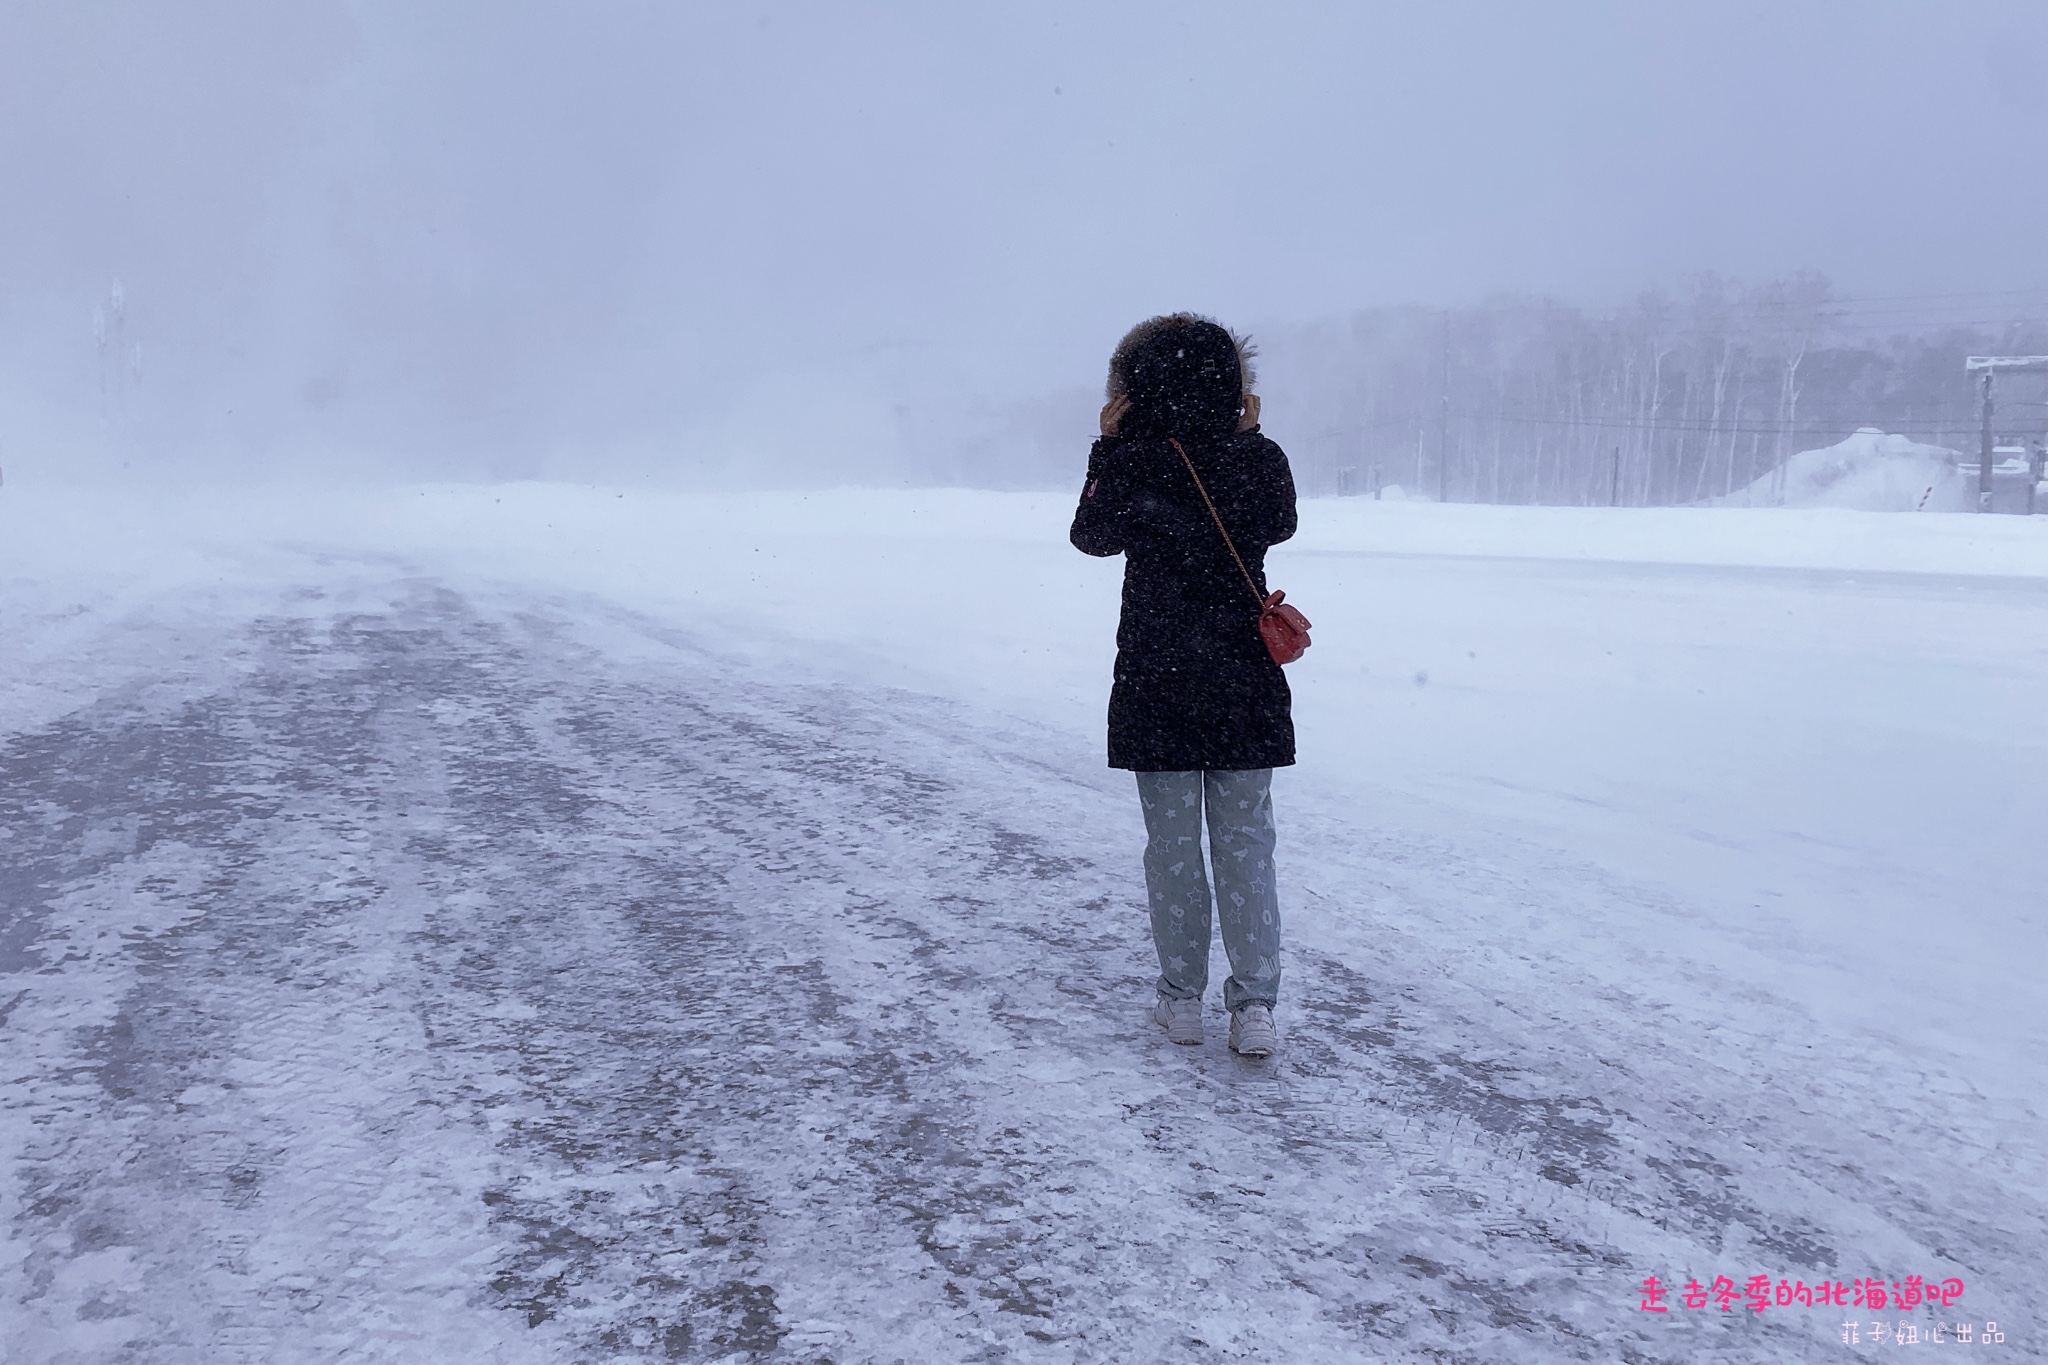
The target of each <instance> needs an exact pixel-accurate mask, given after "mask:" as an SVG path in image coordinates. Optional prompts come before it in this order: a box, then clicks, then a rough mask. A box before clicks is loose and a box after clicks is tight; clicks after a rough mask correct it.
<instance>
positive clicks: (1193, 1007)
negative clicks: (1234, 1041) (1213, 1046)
mask: <svg viewBox="0 0 2048 1365" xmlns="http://www.w3.org/2000/svg"><path fill="white" fill-rule="evenodd" d="M1152 1022H1153V1023H1155V1024H1157V1025H1159V1027H1161V1028H1163V1029H1165V1030H1166V1036H1167V1037H1168V1038H1169V1039H1171V1040H1173V1041H1174V1042H1176V1043H1179V1044H1181V1045H1182V1046H1183V1047H1199V1046H1201V1043H1202V1002H1201V1001H1199V1000H1175V999H1174V998H1173V997H1172V996H1170V995H1162V996H1160V997H1159V1000H1158V1002H1157V1003H1155V1004H1154V1005H1153V1006H1152ZM1231 1036H1232V1037H1236V1036H1237V1035H1236V1029H1235V1026H1233V1028H1232V1032H1231Z"/></svg>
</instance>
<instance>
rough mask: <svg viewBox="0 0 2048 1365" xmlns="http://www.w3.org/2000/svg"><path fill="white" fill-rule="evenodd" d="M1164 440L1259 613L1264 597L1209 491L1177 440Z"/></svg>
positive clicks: (1171, 438)
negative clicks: (1176, 456)
mask: <svg viewBox="0 0 2048 1365" xmlns="http://www.w3.org/2000/svg"><path fill="white" fill-rule="evenodd" d="M1166 439H1167V442H1168V443H1169V444H1170V445H1172V446H1173V448H1174V450H1175V452H1176V453H1178V454H1179V455H1180V462H1181V463H1182V464H1184V465H1186V466H1187V467H1188V477H1189V478H1191V479H1193V480H1194V481H1195V491H1196V492H1197V493H1200V494H1201V495H1202V505H1203V506H1204V507H1207V508H1208V509H1209V517H1210V519H1211V520H1212V521H1214V522H1215V523H1216V533H1217V534H1218V535H1220V536H1222V537H1223V546H1224V548H1225V549H1227V550H1229V551H1230V557H1231V558H1232V559H1234V560H1236V561H1237V571H1238V572H1239V573H1241V574H1243V575H1244V585H1245V586H1246V587H1247V588H1250V589H1251V590H1252V600H1253V601H1254V602H1257V603H1258V604H1259V609H1260V610H1261V611H1263V610H1265V607H1266V598H1265V595H1264V594H1263V593H1261V592H1260V591H1259V585H1258V582H1257V580H1255V579H1254V578H1253V577H1252V571H1251V570H1250V569H1247V568H1246V567H1245V566H1244V556H1243V555H1240V554H1239V553H1238V552H1237V546H1236V545H1235V544H1234V543H1233V542H1232V541H1231V539H1230V532H1228V531H1226V530H1224V529H1223V517H1222V514H1221V513H1219V512H1217V510H1216V504H1215V503H1214V502H1212V501H1210V498H1209V490H1208V489H1206V488H1204V487H1202V476H1201V475H1200V474H1197V473H1196V472H1195V462H1194V461H1193V460H1191V459H1189V458H1188V453H1187V451H1185V450H1183V449H1181V444H1180V442H1179V441H1178V440H1176V439H1175V438H1173V437H1171V436H1169V437H1167V438H1166Z"/></svg>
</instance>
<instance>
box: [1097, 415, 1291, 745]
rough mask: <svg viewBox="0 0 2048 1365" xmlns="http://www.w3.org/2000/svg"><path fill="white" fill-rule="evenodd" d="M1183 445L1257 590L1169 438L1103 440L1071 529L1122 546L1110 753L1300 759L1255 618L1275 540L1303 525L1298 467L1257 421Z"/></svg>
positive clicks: (1109, 551) (1105, 549)
mask: <svg viewBox="0 0 2048 1365" xmlns="http://www.w3.org/2000/svg"><path fill="white" fill-rule="evenodd" d="M1181 444H1182V445H1183V446H1185V447H1186V449H1187V453H1188V457H1189V458H1190V459H1192V460H1193V461H1194V465H1195V469H1196V471H1197V472H1198V473H1200V474H1201V476H1202V482H1203V484H1204V485H1205V486H1207V488H1208V490H1209V496H1210V497H1211V498H1213V499H1215V502H1216V510H1217V512H1218V513H1220V514H1221V515H1222V517H1223V524H1224V526H1225V527H1227V528H1228V529H1229V531H1230V536H1231V539H1232V540H1234V541H1235V542H1236V543H1237V550H1238V553H1239V554H1240V555H1242V556H1243V557H1244V562H1245V567H1246V568H1247V569H1249V570H1251V574H1252V577H1253V578H1254V579H1255V580H1257V582H1258V585H1259V593H1258V597H1254V596H1253V594H1252V590H1251V589H1250V588H1249V587H1247V586H1246V584H1245V581H1244V575H1243V574H1242V573H1240V572H1238V568H1237V564H1236V562H1235V561H1233V560H1232V559H1231V557H1230V551H1229V550H1228V549H1226V548H1225V547H1224V544H1223V537H1222V536H1220V535H1218V534H1217V532H1216V523H1215V522H1214V521H1212V520H1211V519H1210V517H1209V511H1208V508H1206V507H1204V506H1203V505H1202V495H1201V494H1200V493H1199V492H1197V491H1196V489H1195V484H1194V481H1193V480H1192V479H1190V478H1189V477H1188V470H1187V466H1186V465H1184V464H1182V463H1181V459H1180V456H1179V455H1177V454H1176V453H1175V452H1174V449H1173V447H1172V446H1171V445H1170V444H1168V443H1167V441H1166V440H1164V439H1163V438H1159V437H1135V436H1133V437H1120V436H1105V437H1103V438H1102V439H1101V440H1099V441H1097V442H1096V443H1095V449H1094V450H1093V451H1091V452H1090V453H1089V456H1088V482H1087V484H1086V485H1085V486H1084V487H1083V489H1082V493H1081V505H1080V508H1079V510H1077V511H1076V512H1075V513H1074V529H1073V533H1072V539H1073V542H1074V547H1075V548H1076V549H1078V550H1081V551H1082V552H1084V553H1086V554H1091V555H1114V554H1121V555H1123V556H1124V601H1123V619H1122V621H1121V622H1120V623H1119V624H1118V626H1117V632H1116V682H1115V685H1114V686H1113V687H1112V689H1111V691H1110V694H1109V766H1110V767H1112V768H1131V769H1135V770H1136V771H1138V772H1185V771H1189V770H1192V769H1197V768H1226V769H1243V768H1280V767H1285V766H1286V765H1288V764H1290V763H1292V762H1294V719H1293V716H1292V714H1291V710H1290V708H1291V705H1292V701H1293V698H1292V697H1291V695H1290V694H1289V692H1288V690H1287V677H1286V675H1285V674H1284V673H1282V672H1281V670H1280V665H1278V664H1276V663H1274V662H1273V659H1272V656H1271V655H1269V654H1267V653H1266V646H1265V644H1264V642H1263V641H1261V640H1260V638H1259V631H1258V620H1259V600H1260V598H1263V597H1264V596H1265V593H1266V578H1265V560H1266V547H1267V546H1269V545H1277V544H1279V543H1280V542H1281V541H1283V540H1286V539H1287V538H1288V537H1289V536H1291V535H1293V534H1294V520H1295V510H1294V476H1293V475H1292V474H1291V473H1290V472H1289V471H1288V468H1287V456H1286V455H1285V454H1283V453H1282V452H1281V449H1280V447H1279V446H1277V445H1275V444H1274V443H1273V442H1271V441H1269V440H1267V439H1266V438H1265V437H1264V436H1261V435H1260V434H1259V432H1258V429H1257V428H1253V429H1252V430H1251V431H1244V432H1233V433H1231V434H1229V435H1227V436H1223V437H1220V438H1216V439H1209V440H1201V439H1191V440H1183V441H1182V443H1181Z"/></svg>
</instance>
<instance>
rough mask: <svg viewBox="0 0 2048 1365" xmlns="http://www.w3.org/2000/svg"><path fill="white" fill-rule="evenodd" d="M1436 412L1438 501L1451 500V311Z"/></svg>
mask: <svg viewBox="0 0 2048 1365" xmlns="http://www.w3.org/2000/svg"><path fill="white" fill-rule="evenodd" d="M1440 393H1441V398H1440V401H1439V402H1438V404H1437V411H1436V456H1437V460H1436V500H1437V501H1438V502H1449V501H1450V500H1451V310H1450V309H1448V308H1446V309H1444V367H1443V387H1442V389H1441V390H1440Z"/></svg>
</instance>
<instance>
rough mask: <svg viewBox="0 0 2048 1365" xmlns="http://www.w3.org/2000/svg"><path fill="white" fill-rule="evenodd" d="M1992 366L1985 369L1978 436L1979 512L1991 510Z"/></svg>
mask: <svg viewBox="0 0 2048 1365" xmlns="http://www.w3.org/2000/svg"><path fill="white" fill-rule="evenodd" d="M1992 373H1993V371H1992V369H1991V367H1990V366H1988V365H1987V366H1985V367H1984V424H1983V426H1982V428H1981V429H1980V430H1979V432H1978V436H1977V510H1978V511H1979V512H1989V511H1990V510H1991V447H1992V444H1993V442H1992V439H1991V375H1992Z"/></svg>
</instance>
